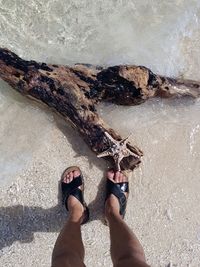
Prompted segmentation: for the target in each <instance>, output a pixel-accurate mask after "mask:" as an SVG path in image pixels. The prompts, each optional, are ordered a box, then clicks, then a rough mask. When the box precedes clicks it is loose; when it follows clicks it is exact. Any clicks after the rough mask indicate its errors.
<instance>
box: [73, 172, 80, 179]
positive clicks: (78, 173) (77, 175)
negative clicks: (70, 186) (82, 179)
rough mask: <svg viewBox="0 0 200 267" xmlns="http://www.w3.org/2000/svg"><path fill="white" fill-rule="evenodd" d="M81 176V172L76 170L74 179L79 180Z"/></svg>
mask: <svg viewBox="0 0 200 267" xmlns="http://www.w3.org/2000/svg"><path fill="white" fill-rule="evenodd" d="M79 176H80V171H78V170H76V171H74V178H77V177H79Z"/></svg>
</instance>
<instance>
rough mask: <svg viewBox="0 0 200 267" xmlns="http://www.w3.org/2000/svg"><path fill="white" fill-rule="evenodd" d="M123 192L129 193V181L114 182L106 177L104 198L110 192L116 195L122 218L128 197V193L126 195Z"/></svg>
mask: <svg viewBox="0 0 200 267" xmlns="http://www.w3.org/2000/svg"><path fill="white" fill-rule="evenodd" d="M125 193H128V194H129V182H122V183H114V182H113V181H111V180H110V179H108V178H107V185H106V200H107V199H108V197H109V196H110V195H111V194H113V195H115V196H116V197H117V199H118V201H119V207H120V209H119V213H120V215H121V216H122V218H123V219H124V216H125V213H126V205H127V199H128V195H127V196H126V195H125ZM106 200H105V201H106Z"/></svg>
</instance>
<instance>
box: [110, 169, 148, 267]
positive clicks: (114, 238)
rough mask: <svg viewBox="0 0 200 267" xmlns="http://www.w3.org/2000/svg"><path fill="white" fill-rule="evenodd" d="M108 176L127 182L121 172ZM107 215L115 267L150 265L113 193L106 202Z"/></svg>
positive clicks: (143, 266)
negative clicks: (125, 220)
mask: <svg viewBox="0 0 200 267" xmlns="http://www.w3.org/2000/svg"><path fill="white" fill-rule="evenodd" d="M107 178H108V179H110V180H111V181H113V182H115V183H119V182H127V177H126V176H124V175H123V174H122V173H121V172H113V171H109V172H108V173H107ZM105 216H106V219H107V221H108V225H109V228H110V239H111V258H112V261H113V265H114V266H115V267H148V266H149V265H148V264H147V263H146V260H145V255H144V250H143V248H142V246H141V244H140V242H139V240H138V239H137V237H136V236H135V234H134V233H133V232H132V231H131V230H130V228H129V227H128V226H127V224H126V223H125V222H124V220H123V219H122V217H121V215H120V214H119V202H118V200H117V198H116V197H115V196H114V195H113V194H111V195H110V197H109V198H108V199H107V200H106V203H105Z"/></svg>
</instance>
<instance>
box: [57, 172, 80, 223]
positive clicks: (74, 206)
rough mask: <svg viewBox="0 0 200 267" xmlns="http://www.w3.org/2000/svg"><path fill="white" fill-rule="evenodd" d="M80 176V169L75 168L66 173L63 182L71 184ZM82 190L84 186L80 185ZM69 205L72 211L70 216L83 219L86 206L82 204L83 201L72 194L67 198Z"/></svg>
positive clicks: (77, 219)
mask: <svg viewBox="0 0 200 267" xmlns="http://www.w3.org/2000/svg"><path fill="white" fill-rule="evenodd" d="M79 176H80V171H78V170H75V171H71V172H69V173H66V175H65V176H64V177H63V180H62V182H63V183H66V184H69V183H71V182H72V181H73V180H74V179H76V178H77V177H79ZM78 188H79V189H80V190H83V186H82V185H81V186H79V187H78ZM67 207H68V210H69V212H70V216H71V218H72V219H73V220H75V221H79V220H81V221H82V219H83V218H82V217H83V213H84V207H83V205H82V204H81V202H80V201H79V200H78V199H77V198H75V197H74V196H72V195H70V196H69V197H68V200H67Z"/></svg>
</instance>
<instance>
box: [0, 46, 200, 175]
mask: <svg viewBox="0 0 200 267" xmlns="http://www.w3.org/2000/svg"><path fill="white" fill-rule="evenodd" d="M0 78H1V79H3V80H4V81H6V82H7V83H8V84H9V85H11V86H12V87H13V88H14V89H16V90H17V91H18V92H20V93H22V94H24V95H26V96H30V97H33V98H35V99H37V100H40V101H42V102H43V103H45V104H47V105H48V106H50V107H52V108H54V109H55V110H57V111H58V112H59V113H60V114H61V115H63V116H64V117H65V118H68V119H69V120H70V121H71V122H72V123H73V125H74V126H75V127H76V128H77V129H78V130H79V132H80V133H81V135H82V136H83V138H84V140H85V141H86V142H87V144H88V145H89V146H90V147H91V149H92V150H93V151H94V152H95V153H97V154H98V153H101V152H103V151H105V150H107V149H108V148H109V145H110V144H109V142H108V139H107V136H106V135H105V132H108V133H109V134H110V135H111V136H112V137H113V138H114V139H115V140H121V139H122V138H121V137H120V135H118V134H117V133H116V132H115V131H114V130H113V129H111V128H110V127H109V126H108V125H107V124H106V123H105V122H104V121H103V120H102V119H101V118H100V117H99V115H98V114H97V111H96V108H95V105H96V104H98V103H99V102H100V101H110V102H112V103H115V104H119V105H138V104H141V103H143V102H145V101H146V100H147V99H149V98H151V97H156V96H160V97H177V96H191V97H194V98H196V97H198V96H200V83H199V82H196V81H191V80H180V79H171V78H168V77H163V76H159V75H156V74H154V73H153V72H152V71H151V70H149V69H148V68H146V67H143V66H134V65H128V66H114V67H108V68H102V67H98V66H92V65H88V64H76V65H74V66H73V67H68V66H61V65H53V64H45V63H37V62H35V61H27V60H23V59H21V58H20V57H18V56H17V55H16V54H14V53H13V52H11V51H9V50H7V49H3V48H0ZM127 146H128V148H129V149H130V150H131V151H132V152H134V153H135V154H136V155H137V157H135V156H133V155H129V156H128V157H125V158H123V160H122V161H121V168H122V169H125V170H133V169H134V168H135V167H136V166H137V165H138V164H139V163H140V158H141V156H142V155H143V153H142V151H141V150H140V149H139V148H137V147H136V146H132V145H131V144H129V143H128V145H127Z"/></svg>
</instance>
